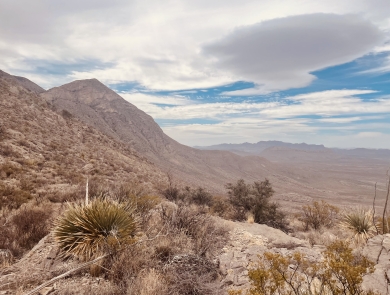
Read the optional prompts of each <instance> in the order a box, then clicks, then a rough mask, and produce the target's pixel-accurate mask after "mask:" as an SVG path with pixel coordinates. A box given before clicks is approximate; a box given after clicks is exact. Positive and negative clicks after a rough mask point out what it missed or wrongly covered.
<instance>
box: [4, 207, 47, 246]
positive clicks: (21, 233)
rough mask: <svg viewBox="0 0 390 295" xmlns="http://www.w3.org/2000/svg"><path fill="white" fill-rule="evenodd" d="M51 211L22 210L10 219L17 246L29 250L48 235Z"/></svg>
mask: <svg viewBox="0 0 390 295" xmlns="http://www.w3.org/2000/svg"><path fill="white" fill-rule="evenodd" d="M50 217H51V210H50V209H49V208H48V207H46V208H43V209H40V208H32V209H22V210H20V211H19V212H18V214H15V215H14V216H13V217H12V220H11V222H12V224H13V226H14V231H15V234H16V236H17V237H18V244H19V245H20V246H21V247H22V248H25V249H31V248H32V247H33V246H35V244H36V243H38V242H39V241H40V240H41V239H42V238H43V237H44V236H46V235H47V234H48V233H49V228H50V224H49V219H50Z"/></svg>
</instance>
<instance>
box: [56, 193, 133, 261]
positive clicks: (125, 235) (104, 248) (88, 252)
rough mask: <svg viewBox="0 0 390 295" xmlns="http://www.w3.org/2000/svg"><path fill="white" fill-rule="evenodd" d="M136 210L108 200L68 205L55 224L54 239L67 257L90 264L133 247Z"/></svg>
mask: <svg viewBox="0 0 390 295" xmlns="http://www.w3.org/2000/svg"><path fill="white" fill-rule="evenodd" d="M137 227H138V224H137V218H136V217H135V215H134V214H133V208H129V206H126V205H124V204H120V203H117V202H114V201H111V200H107V199H94V200H92V201H91V202H90V203H89V204H88V205H69V208H68V210H67V211H66V212H65V213H64V214H63V216H61V217H60V218H59V219H58V220H57V221H56V227H55V229H54V237H55V239H56V241H57V243H58V244H59V247H60V249H61V250H62V252H63V254H64V256H71V255H73V256H76V257H78V258H79V259H81V260H89V259H91V258H93V257H96V256H97V255H102V254H104V253H111V252H113V251H115V250H118V249H119V248H120V247H122V246H124V245H126V244H129V243H133V242H134V236H135V234H136V232H137Z"/></svg>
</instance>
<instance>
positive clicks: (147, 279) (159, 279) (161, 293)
mask: <svg viewBox="0 0 390 295" xmlns="http://www.w3.org/2000/svg"><path fill="white" fill-rule="evenodd" d="M126 294H127V295H167V294H168V282H167V281H166V279H165V277H164V275H163V274H161V273H160V272H158V271H157V270H155V269H154V268H152V269H144V270H142V271H141V272H140V273H139V274H138V276H137V277H136V278H135V279H134V280H133V282H132V283H131V284H129V286H128V288H127V292H126Z"/></svg>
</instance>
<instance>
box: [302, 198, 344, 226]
mask: <svg viewBox="0 0 390 295" xmlns="http://www.w3.org/2000/svg"><path fill="white" fill-rule="evenodd" d="M339 212H340V209H339V208H337V207H336V206H333V205H330V204H328V203H327V202H325V201H320V202H318V201H314V202H313V203H312V204H311V205H306V206H303V207H302V212H301V213H300V214H299V217H298V219H299V220H300V221H302V222H303V224H304V226H305V230H309V228H312V229H314V230H319V229H320V228H321V227H328V228H330V227H332V226H333V225H334V224H335V222H336V219H337V216H338V213H339Z"/></svg>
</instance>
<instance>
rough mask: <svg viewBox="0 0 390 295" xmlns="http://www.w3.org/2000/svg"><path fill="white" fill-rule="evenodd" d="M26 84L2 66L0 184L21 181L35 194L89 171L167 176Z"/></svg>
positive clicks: (106, 175)
mask: <svg viewBox="0 0 390 295" xmlns="http://www.w3.org/2000/svg"><path fill="white" fill-rule="evenodd" d="M25 85H33V84H32V82H31V83H29V82H28V81H26V80H23V81H22V83H21V82H20V79H17V78H15V77H13V76H11V75H8V74H6V73H4V72H0V188H4V189H7V188H8V189H11V188H12V189H19V188H23V187H24V188H26V191H28V193H29V194H31V196H32V197H34V196H39V195H42V194H49V193H53V194H55V193H56V192H63V191H64V189H65V188H66V187H70V186H72V185H76V184H79V183H85V181H86V178H87V176H90V177H92V176H95V177H100V178H103V179H105V180H106V181H108V182H110V181H114V180H115V181H117V182H118V181H119V182H125V181H126V182H128V181H137V182H139V181H141V182H147V183H149V184H150V186H152V185H153V184H155V183H158V182H159V181H161V180H162V179H164V178H165V175H164V174H163V173H162V172H161V171H160V170H159V169H158V168H157V167H156V166H155V165H153V164H152V163H151V162H150V161H148V160H147V159H146V158H144V157H142V156H140V155H139V154H138V153H137V152H136V151H134V150H132V149H131V148H129V147H128V146H125V145H123V144H122V145H121V144H119V143H118V142H116V141H115V140H113V139H111V138H110V137H108V136H107V135H105V134H103V133H101V132H99V131H97V130H95V129H93V128H91V127H89V126H87V125H85V124H84V123H82V122H81V121H79V120H77V119H76V118H72V117H69V116H61V115H60V114H58V113H57V112H54V111H53V110H52V109H51V107H50V105H48V104H47V103H46V102H45V101H44V100H42V98H41V97H39V96H38V95H37V93H36V91H32V90H30V89H31V88H30V89H27V88H25ZM36 90H38V91H39V88H37V89H36Z"/></svg>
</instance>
